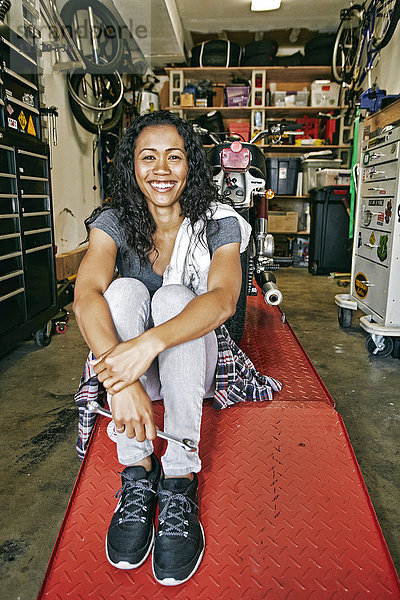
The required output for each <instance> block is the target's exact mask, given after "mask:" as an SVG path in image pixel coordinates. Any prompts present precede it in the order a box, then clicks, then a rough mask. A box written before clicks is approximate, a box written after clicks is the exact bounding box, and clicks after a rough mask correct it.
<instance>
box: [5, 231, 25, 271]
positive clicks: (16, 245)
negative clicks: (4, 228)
mask: <svg viewBox="0 0 400 600" xmlns="http://www.w3.org/2000/svg"><path fill="white" fill-rule="evenodd" d="M14 252H21V234H20V233H8V234H6V235H0V261H1V259H2V257H4V256H7V255H8V254H13V253H14ZM1 264H2V263H1V262H0V271H1Z"/></svg>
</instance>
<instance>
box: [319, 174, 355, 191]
mask: <svg viewBox="0 0 400 600" xmlns="http://www.w3.org/2000/svg"><path fill="white" fill-rule="evenodd" d="M315 175H316V180H317V188H323V187H328V186H330V185H350V177H351V170H350V169H322V171H317V172H316V174H315Z"/></svg>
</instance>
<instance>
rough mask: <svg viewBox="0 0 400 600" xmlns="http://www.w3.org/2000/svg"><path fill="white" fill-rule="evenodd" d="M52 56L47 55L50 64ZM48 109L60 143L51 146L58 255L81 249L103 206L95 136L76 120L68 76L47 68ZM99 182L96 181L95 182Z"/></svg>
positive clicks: (46, 59) (46, 66)
mask: <svg viewBox="0 0 400 600" xmlns="http://www.w3.org/2000/svg"><path fill="white" fill-rule="evenodd" d="M50 59H51V56H50V55H47V56H45V61H50ZM45 89H46V103H47V106H53V105H54V106H57V107H58V113H59V117H58V119H57V130H58V144H57V146H53V147H52V159H53V161H52V164H53V168H52V175H51V176H52V191H53V210H54V226H55V235H56V244H57V249H58V253H61V252H68V251H69V250H73V249H75V248H77V247H78V246H79V244H80V243H81V242H82V241H83V240H84V239H85V237H86V230H85V227H84V225H83V220H84V219H85V218H86V217H87V216H88V215H89V214H90V213H91V211H92V210H93V208H94V207H95V206H97V205H98V204H99V203H100V190H99V189H98V190H97V191H94V190H93V184H94V181H93V167H92V143H93V135H92V134H90V133H89V132H87V131H85V130H84V129H83V128H82V127H81V126H80V125H79V123H78V122H77V121H76V120H75V118H74V117H73V115H72V113H71V111H70V108H69V103H68V97H67V91H66V82H65V75H64V74H62V73H51V68H49V65H45ZM96 183H97V182H96Z"/></svg>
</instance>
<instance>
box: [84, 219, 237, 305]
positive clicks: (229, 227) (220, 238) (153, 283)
mask: <svg viewBox="0 0 400 600" xmlns="http://www.w3.org/2000/svg"><path fill="white" fill-rule="evenodd" d="M91 227H92V228H93V227H96V228H98V229H101V230H102V231H104V232H105V233H107V234H108V235H109V236H110V237H111V238H112V239H113V240H114V242H115V245H116V246H117V249H118V250H117V259H116V266H117V269H118V271H119V274H120V275H121V277H134V278H135V279H138V280H139V281H141V282H142V283H143V284H144V285H145V286H146V287H147V289H148V290H149V292H150V293H151V294H153V293H154V292H155V291H156V290H158V288H160V287H161V286H162V283H163V277H162V275H158V273H155V272H154V271H153V269H152V267H151V264H150V261H149V259H146V261H145V263H144V264H142V265H141V264H140V260H139V256H138V255H137V253H136V252H135V250H131V249H129V248H128V246H127V244H126V239H125V235H124V231H123V229H122V227H121V225H120V224H119V220H118V216H117V212H116V210H115V209H113V208H110V209H108V210H104V211H103V212H101V213H100V214H99V216H98V217H97V218H96V220H95V221H94V222H93V223H92V225H91ZM206 239H207V244H208V247H209V250H210V254H211V256H212V255H213V253H214V252H215V250H216V249H217V248H219V247H220V246H224V245H225V244H231V243H233V242H239V243H240V242H241V240H242V237H241V233H240V225H239V222H238V220H237V219H236V218H235V217H225V218H224V219H218V220H213V219H211V220H210V221H209V222H208V224H207V229H206Z"/></svg>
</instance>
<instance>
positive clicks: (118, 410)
mask: <svg viewBox="0 0 400 600" xmlns="http://www.w3.org/2000/svg"><path fill="white" fill-rule="evenodd" d="M116 254H117V247H116V245H115V242H114V241H113V240H112V238H111V237H110V236H109V235H108V234H107V233H105V232H104V231H102V230H100V229H97V228H93V229H92V230H91V232H90V236H89V248H88V250H87V252H86V255H85V257H84V259H83V260H82V262H81V265H80V267H79V271H78V276H77V278H76V283H75V293H74V312H75V317H76V320H77V322H78V326H79V329H80V330H81V333H82V335H83V337H84V339H85V341H86V343H87V344H88V346H89V348H90V349H91V350H92V352H93V354H94V355H95V356H100V355H101V354H102V353H104V352H106V351H108V350H110V349H112V348H116V347H118V338H117V333H116V331H115V327H114V323H113V320H112V317H111V313H110V309H109V307H108V304H107V302H106V300H105V298H104V296H103V294H104V292H105V291H106V289H107V288H108V286H109V285H110V283H111V281H112V279H113V276H114V268H115V258H116ZM111 408H112V413H113V419H114V422H115V424H116V426H117V427H119V428H121V427H123V426H124V425H125V428H126V434H127V436H128V437H131V438H133V437H135V436H136V438H137V440H138V441H139V442H142V441H143V440H144V439H145V438H146V437H147V438H148V439H154V438H155V437H156V431H155V425H154V417H153V409H152V406H151V400H150V398H149V396H148V395H147V393H146V391H145V389H144V387H143V386H142V384H141V383H140V381H135V382H134V383H132V385H130V386H128V387H127V388H126V389H124V390H123V391H122V392H120V393H119V394H115V395H113V397H112V399H111Z"/></svg>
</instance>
